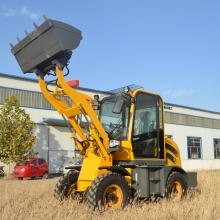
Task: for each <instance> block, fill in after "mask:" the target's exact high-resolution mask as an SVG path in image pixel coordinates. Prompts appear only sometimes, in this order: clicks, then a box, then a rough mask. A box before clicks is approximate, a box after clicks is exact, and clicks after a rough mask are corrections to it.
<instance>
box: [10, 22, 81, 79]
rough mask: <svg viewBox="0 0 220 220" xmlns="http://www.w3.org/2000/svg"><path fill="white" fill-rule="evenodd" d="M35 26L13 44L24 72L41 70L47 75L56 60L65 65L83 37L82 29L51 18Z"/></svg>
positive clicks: (16, 56)
mask: <svg viewBox="0 0 220 220" xmlns="http://www.w3.org/2000/svg"><path fill="white" fill-rule="evenodd" d="M35 28H36V30H34V31H33V32H31V33H29V34H27V36H26V37H25V38H24V39H22V40H21V41H19V42H18V44H16V45H15V46H13V45H11V47H12V48H11V51H12V53H13V54H14V56H15V58H16V59H17V62H18V64H19V65H20V67H21V69H22V71H23V73H32V72H37V71H40V72H41V73H43V74H44V75H45V74H46V73H48V72H49V71H50V70H53V69H54V61H55V60H56V61H58V62H59V63H60V64H62V65H63V66H65V65H66V64H67V63H68V61H69V59H70V57H71V55H72V50H73V49H75V48H77V47H78V45H79V43H80V40H81V39H82V35H81V31H80V30H78V29H76V28H75V27H72V26H70V25H68V24H66V23H63V22H60V21H55V20H51V19H46V20H45V21H44V22H43V23H42V24H41V25H40V26H37V25H36V24H35Z"/></svg>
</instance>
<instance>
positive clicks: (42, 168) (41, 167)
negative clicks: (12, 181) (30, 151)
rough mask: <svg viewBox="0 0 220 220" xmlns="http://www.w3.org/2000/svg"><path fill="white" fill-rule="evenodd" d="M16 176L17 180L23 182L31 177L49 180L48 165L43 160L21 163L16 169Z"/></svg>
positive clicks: (36, 159) (35, 159) (37, 159)
mask: <svg viewBox="0 0 220 220" xmlns="http://www.w3.org/2000/svg"><path fill="white" fill-rule="evenodd" d="M14 175H15V177H16V178H18V179H20V180H22V179H23V178H26V177H29V178H31V179H34V178H35V177H42V178H45V179H46V178H48V164H47V161H46V160H44V159H43V158H33V159H30V160H28V161H24V162H19V163H17V164H16V166H15V167H14Z"/></svg>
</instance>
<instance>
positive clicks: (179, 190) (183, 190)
mask: <svg viewBox="0 0 220 220" xmlns="http://www.w3.org/2000/svg"><path fill="white" fill-rule="evenodd" d="M186 194H187V181H186V177H185V175H184V174H181V173H179V172H172V173H171V174H170V175H169V177H168V179H167V185H166V197H167V199H168V200H170V201H174V202H178V201H180V200H181V199H183V198H184V197H185V196H186Z"/></svg>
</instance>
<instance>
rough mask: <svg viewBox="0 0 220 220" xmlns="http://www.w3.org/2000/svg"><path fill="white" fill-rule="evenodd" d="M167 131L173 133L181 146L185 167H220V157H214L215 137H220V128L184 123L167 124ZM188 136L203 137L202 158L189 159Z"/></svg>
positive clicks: (189, 168)
mask: <svg viewBox="0 0 220 220" xmlns="http://www.w3.org/2000/svg"><path fill="white" fill-rule="evenodd" d="M165 133H166V134H167V135H172V136H173V140H174V141H175V142H176V143H177V144H178V146H179V148H180V154H181V158H182V165H183V168H184V169H186V170H198V169H220V159H214V143H213V139H214V138H220V130H217V129H209V128H200V127H192V126H184V125H174V124H166V125H165ZM187 137H201V138H202V140H201V142H202V146H201V157H202V158H201V159H198V160H195V159H188V151H187V150H188V149H187Z"/></svg>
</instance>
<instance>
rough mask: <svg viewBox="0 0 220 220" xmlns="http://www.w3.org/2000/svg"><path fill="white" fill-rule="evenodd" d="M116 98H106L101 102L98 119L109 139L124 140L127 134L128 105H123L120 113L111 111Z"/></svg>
mask: <svg viewBox="0 0 220 220" xmlns="http://www.w3.org/2000/svg"><path fill="white" fill-rule="evenodd" d="M115 102H116V98H115V97H113V98H108V99H106V100H104V101H103V102H102V105H101V111H100V120H101V123H102V125H103V127H104V129H105V131H106V132H107V133H108V135H109V138H110V139H115V140H124V139H127V135H128V123H129V112H130V111H129V105H128V104H127V105H124V106H123V109H122V112H121V113H120V114H116V113H113V112H112V110H113V108H114V105H115Z"/></svg>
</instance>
